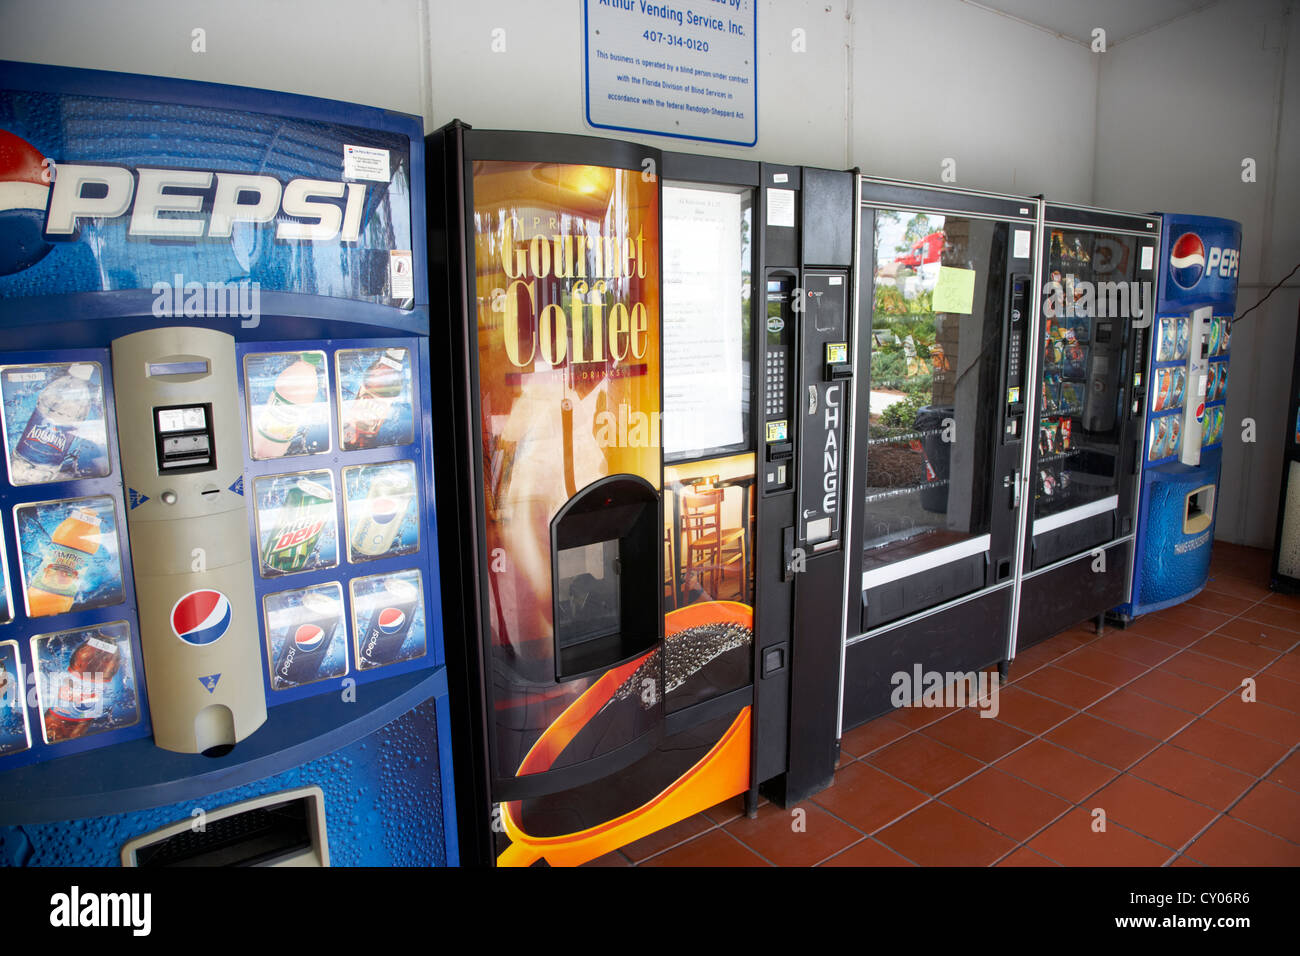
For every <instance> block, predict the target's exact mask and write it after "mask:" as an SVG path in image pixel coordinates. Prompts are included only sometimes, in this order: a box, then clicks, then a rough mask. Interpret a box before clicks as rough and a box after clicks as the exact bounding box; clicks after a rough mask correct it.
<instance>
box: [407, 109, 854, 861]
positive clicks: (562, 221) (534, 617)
mask: <svg viewBox="0 0 1300 956" xmlns="http://www.w3.org/2000/svg"><path fill="white" fill-rule="evenodd" d="M427 152H428V155H429V172H430V178H429V198H430V214H429V215H430V226H431V231H430V234H431V236H433V237H434V239H433V245H432V247H431V249H430V253H431V261H432V262H435V263H438V262H444V261H445V262H446V263H447V264H448V266H447V271H446V273H445V274H444V275H442V276H441V277H436V278H435V287H434V301H435V302H438V303H439V305H440V307H441V305H442V304H443V303H444V302H445V306H446V308H445V313H446V315H447V317H448V318H447V324H446V327H445V329H439V330H436V331H438V332H441V333H442V334H443V335H445V340H443V341H442V343H441V345H440V347H436V348H435V349H434V350H433V358H434V362H435V364H434V366H433V368H432V369H431V371H430V377H431V378H432V379H433V381H434V382H435V387H436V388H437V389H438V391H436V392H435V400H436V401H438V402H439V404H440V405H442V406H445V407H446V408H447V409H448V415H447V417H446V421H445V423H444V424H443V427H441V428H440V429H439V430H438V431H437V437H438V440H439V446H438V456H439V461H440V462H448V461H454V463H455V465H454V467H452V468H445V469H442V470H441V471H440V473H439V476H438V480H439V494H440V499H441V500H442V501H443V502H444V506H445V507H444V511H443V512H442V514H441V515H440V517H441V521H440V526H441V530H442V535H443V536H442V539H441V544H442V548H443V553H444V554H448V553H451V551H452V550H453V549H454V550H455V552H456V553H458V554H463V555H464V556H465V560H464V561H463V562H458V563H455V564H453V563H451V562H446V563H444V565H443V591H444V594H446V595H448V613H449V614H450V615H452V616H451V617H449V618H448V620H449V624H448V631H449V633H451V632H455V633H458V634H462V635H463V636H464V637H463V641H454V640H453V641H451V642H450V643H449V646H448V656H449V660H450V663H451V668H452V672H453V673H454V674H456V675H457V677H458V678H463V681H464V683H463V684H457V685H455V686H453V692H452V698H453V705H454V708H455V710H454V713H453V722H454V726H455V733H456V739H457V741H458V747H457V751H456V754H457V759H458V766H457V778H458V782H459V786H460V787H461V790H460V794H461V795H460V799H459V800H458V806H459V807H460V809H461V821H462V829H461V848H462V853H463V856H464V858H465V860H466V861H475V862H483V863H489V862H495V863H496V864H497V865H503V866H527V865H540V864H546V865H576V864H581V863H584V862H586V861H588V860H592V859H595V858H597V857H600V856H602V855H604V854H606V853H609V852H611V851H614V850H617V849H618V848H620V847H624V846H627V845H628V844H629V843H632V842H634V841H636V840H638V839H640V838H642V837H644V836H647V835H649V834H651V833H654V832H656V831H658V830H660V829H662V828H664V827H667V826H669V825H671V824H673V823H675V822H677V821H679V820H682V819H684V818H686V817H688V816H690V815H692V814H695V813H698V812H701V811H703V810H706V809H708V808H709V807H711V806H714V805H715V804H717V803H719V802H721V801H723V800H726V799H727V798H730V797H737V796H740V795H745V796H746V798H747V800H748V801H749V805H750V806H756V803H757V793H758V788H759V786H760V785H763V784H768V783H770V782H771V781H773V780H776V779H778V778H780V777H781V776H782V775H783V774H784V773H785V771H786V768H787V743H788V741H789V742H790V744H789V745H790V746H791V747H793V741H794V739H795V736H796V733H795V730H794V729H793V727H792V726H791V725H792V724H793V723H794V721H795V718H794V715H793V712H792V710H791V708H790V705H789V692H788V687H789V684H790V679H791V674H792V673H796V674H797V673H799V667H800V664H799V661H800V656H799V651H798V648H797V647H795V646H794V644H795V641H794V640H793V639H792V614H793V611H792V596H791V595H792V591H793V589H794V588H795V585H794V584H793V583H792V577H793V575H792V574H791V572H790V567H789V566H790V562H791V560H792V558H791V554H790V552H791V551H792V550H793V549H794V547H795V543H794V542H795V535H796V529H795V517H794V500H795V495H796V494H797V493H798V489H800V488H801V487H803V486H804V483H803V482H802V481H801V479H800V476H799V474H798V470H797V469H798V468H799V467H800V466H801V465H803V464H805V461H806V463H807V464H809V465H810V464H811V463H812V461H813V459H812V457H811V455H809V456H804V455H803V454H801V453H800V452H799V451H798V446H797V441H798V439H797V438H796V426H795V424H794V422H795V420H802V419H801V415H802V408H803V404H802V402H801V401H800V400H798V399H797V397H796V396H797V395H798V394H799V392H797V391H796V389H797V388H803V385H802V384H796V383H799V382H800V376H801V375H802V373H801V371H800V369H799V366H798V356H799V355H800V351H801V350H800V348H799V344H798V341H799V340H798V335H799V331H798V329H799V326H798V325H797V324H796V323H795V322H794V321H790V322H789V323H788V324H787V323H786V322H785V321H784V320H783V319H782V316H788V314H789V309H788V306H789V304H790V303H789V301H787V303H786V305H787V311H786V312H780V311H779V309H778V312H777V313H773V312H771V311H769V312H768V313H767V316H766V317H765V316H764V313H763V308H764V303H765V299H764V297H763V286H761V285H759V284H758V283H760V282H762V281H763V279H762V277H763V276H764V272H763V271H762V269H763V266H762V263H763V261H764V260H763V250H764V248H765V246H766V245H767V244H769V243H770V236H771V229H772V228H778V229H779V230H780V231H781V232H782V235H783V237H784V241H785V242H786V243H788V244H789V253H790V254H791V255H792V256H793V257H794V264H795V265H796V266H797V265H798V264H799V256H798V247H797V245H796V244H795V239H794V236H795V235H796V232H795V220H796V216H798V215H801V213H800V212H799V208H801V207H800V206H799V203H798V202H797V201H796V197H797V195H798V193H799V188H800V187H799V172H800V171H799V170H798V168H787V169H785V170H783V171H782V172H781V178H780V179H779V180H777V181H778V182H779V183H781V184H782V186H781V194H780V196H779V197H778V202H780V204H781V205H780V209H779V210H778V211H777V213H776V214H775V219H776V221H777V222H778V223H779V226H777V227H770V228H768V229H767V230H765V229H764V227H763V223H764V221H765V220H764V218H763V217H764V215H765V211H766V210H769V206H770V203H769V200H768V198H767V193H766V191H765V190H764V189H761V188H760V186H762V184H763V182H764V180H763V179H762V168H760V166H759V165H758V164H756V163H747V162H740V161H732V160H722V159H716V158H711V157H698V156H687V155H682V154H675V153H664V152H661V151H660V150H657V149H649V148H646V147H642V146H637V145H634V144H631V143H622V142H615V141H611V140H605V139H595V138H589V137H579V136H563V135H550V134H542V133H522V132H519V133H516V132H498V131H485V130H475V129H471V128H469V127H467V126H465V125H464V124H461V123H459V122H456V123H452V124H451V125H449V126H447V127H445V128H443V129H442V130H439V131H438V132H436V133H434V134H433V135H431V136H430V137H429V141H428V150H427ZM824 175H825V176H826V177H831V178H833V179H834V181H835V183H836V184H837V186H838V187H844V186H847V187H848V189H849V191H850V192H851V177H850V176H849V174H847V173H834V174H832V173H826V174H824ZM814 178H817V177H816V176H815V175H814ZM812 191H813V192H816V189H813V190H812ZM840 198H841V199H842V200H843V204H844V206H845V208H847V205H848V203H849V202H850V201H851V200H850V199H849V198H848V196H847V195H841V196H840ZM805 203H806V197H805ZM787 217H788V222H787ZM832 218H833V217H832ZM842 219H843V221H844V224H845V225H846V226H847V228H848V232H847V233H846V236H845V239H844V242H843V243H842V246H843V247H844V248H845V249H846V250H847V249H849V248H850V239H849V236H850V235H851V219H849V217H847V216H844V217H842ZM768 221H769V223H770V221H771V220H768ZM444 243H445V245H444ZM783 254H784V253H783ZM781 262H782V263H785V262H786V259H785V258H782V259H781ZM847 263H848V257H847V255H846V257H845V259H844V262H843V263H842V265H843V266H844V267H845V268H842V269H841V272H840V276H839V282H838V283H835V284H834V285H835V286H837V288H830V287H829V280H822V283H821V285H819V286H818V288H817V291H818V292H819V293H820V292H821V291H822V285H827V286H828V294H827V296H826V299H827V301H826V302H825V303H824V308H825V316H824V319H825V323H827V324H826V328H827V329H832V328H837V329H839V330H840V334H839V335H838V336H837V335H835V334H833V333H831V332H826V333H825V335H829V336H830V337H831V338H835V339H836V341H838V342H839V343H840V345H841V347H844V338H843V334H842V332H843V328H844V313H843V305H844V303H845V302H847V290H848V288H849V282H848V271H847V268H846V267H847ZM789 277H794V278H795V279H796V281H794V282H791V283H789V285H788V287H785V288H786V292H787V293H793V295H794V309H795V310H796V311H801V310H802V309H803V307H804V306H803V301H802V300H803V296H802V283H801V282H800V281H798V273H797V271H796V272H791V273H790V274H789ZM768 280H769V282H768V288H769V289H770V288H771V283H772V282H773V281H776V280H775V279H774V278H773V277H771V276H769V277H768ZM810 294H811V293H810ZM788 298H789V296H788V295H787V299H788ZM766 302H767V303H768V306H767V307H768V309H769V310H770V309H771V308H772V306H771V304H770V303H771V296H770V295H769V296H768V299H767V300H766ZM836 303H839V306H838V307H839V308H840V317H839V320H838V323H839V324H838V326H837V325H836V324H835V322H836V320H835V317H834V312H835V309H836V308H837V306H836ZM764 328H765V329H766V334H763V332H762V331H761V330H762V329H764ZM782 345H784V346H786V349H785V352H784V353H783V352H782V351H781V346H782ZM817 353H818V356H819V357H820V356H821V355H822V349H821V348H820V346H819V347H818V349H817ZM823 380H825V381H827V382H829V381H830V379H829V378H827V373H826V370H825V368H824V363H822V362H821V361H820V358H819V362H818V363H817V367H816V379H815V381H816V382H817V383H821V382H822V381H823ZM787 383H790V384H789V385H788V386H787ZM839 385H840V386H841V387H842V383H839ZM808 387H809V388H810V389H812V390H814V391H816V393H817V396H818V401H817V402H813V400H812V398H811V397H810V398H809V402H810V403H811V404H812V405H813V407H814V409H815V412H816V414H813V413H811V412H810V419H809V420H810V421H814V422H816V421H820V420H821V418H822V417H823V416H824V413H825V410H826V405H825V397H826V394H825V389H824V387H823V386H822V385H820V384H814V380H813V379H809V381H808ZM759 389H764V390H765V391H763V392H762V393H761V394H763V395H764V400H763V402H762V403H761V404H760V403H759V402H758V401H757V400H756V397H755V396H756V394H759V392H758V390H759ZM832 404H835V400H834V396H832ZM837 414H838V412H837ZM842 426H843V418H842V417H840V418H839V419H838V420H837V423H836V425H835V429H836V439H837V440H842V433H841V432H840V431H839V430H840V428H842ZM808 434H809V435H810V436H811V435H813V434H818V435H819V437H820V439H821V440H823V442H824V441H825V437H826V436H825V434H820V433H817V432H816V430H815V429H814V428H812V427H811V426H810V428H809V429H808ZM821 460H822V450H821V446H819V447H818V449H817V457H816V461H817V462H818V463H820V462H821ZM837 478H838V472H836V473H833V474H832V476H831V479H830V480H829V485H830V487H832V488H834V487H835V481H836V480H837ZM822 484H823V479H822V476H821V473H820V472H819V473H818V476H817V487H818V488H821V486H822ZM824 498H826V492H824V491H819V493H818V500H819V501H821V500H822V499H824ZM827 500H830V499H827ZM453 502H454V503H456V504H454V505H453V504H451V503H453ZM831 507H832V508H833V507H834V501H831ZM772 509H778V510H781V509H783V510H782V511H781V514H782V515H783V517H781V516H778V511H774V510H772ZM809 513H810V514H812V513H813V512H809ZM798 534H799V535H800V537H799V540H800V541H803V540H805V538H806V537H809V536H810V537H811V540H812V541H813V542H816V543H821V542H823V541H831V542H832V543H834V539H836V533H835V532H834V531H833V530H832V529H831V521H830V520H826V521H825V522H824V523H818V524H816V525H815V526H814V527H813V529H812V531H811V532H807V531H804V530H801V531H799V532H798ZM783 548H784V550H783ZM823 550H825V548H823ZM810 564H811V562H810ZM832 576H833V581H831V582H830V585H829V587H830V588H831V589H832V590H834V592H835V599H836V600H838V598H839V595H840V593H841V587H842V581H843V579H842V576H839V575H834V574H833V575H832ZM812 577H816V574H813V575H812ZM452 595H454V598H453V597H452ZM835 628H836V637H835V638H834V639H833V640H832V641H831V642H830V644H829V645H828V646H829V647H831V648H834V647H836V646H837V642H838V622H836V625H835ZM814 657H815V655H813V654H811V653H810V654H809V655H808V656H807V660H808V661H809V664H808V667H807V668H806V669H807V671H808V673H809V674H810V675H812V674H813V673H815V671H816V665H815V664H814ZM834 662H835V664H836V665H837V664H838V657H837V656H836V657H834ZM834 680H835V672H834V671H833V672H832V673H831V675H830V676H829V678H825V679H824V687H823V690H824V691H825V690H831V691H832V692H833V688H834V686H835V684H834ZM832 743H833V741H832ZM827 753H828V754H829V747H828V748H827ZM833 767H834V760H833V758H832V759H831V760H830V761H829V763H828V777H829V773H833ZM823 785H824V784H823Z"/></svg>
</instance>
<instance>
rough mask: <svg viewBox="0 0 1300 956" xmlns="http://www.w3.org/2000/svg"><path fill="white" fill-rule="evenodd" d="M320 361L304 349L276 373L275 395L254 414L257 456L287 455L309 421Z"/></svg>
mask: <svg viewBox="0 0 1300 956" xmlns="http://www.w3.org/2000/svg"><path fill="white" fill-rule="evenodd" d="M320 361H321V357H320V356H319V355H316V354H314V353H310V352H304V353H302V354H301V355H300V356H299V357H298V358H297V359H295V360H294V361H293V362H290V363H289V364H288V365H287V366H285V368H284V369H283V370H282V371H281V372H280V374H279V375H277V376H276V377H275V386H274V387H273V388H272V390H271V397H270V398H268V399H267V400H266V402H265V403H264V404H263V405H262V406H261V407H260V408H258V409H257V411H256V413H255V414H254V416H253V457H254V458H257V459H267V458H283V457H284V455H285V453H286V452H288V450H289V446H290V445H291V444H292V443H293V440H294V438H295V437H297V435H298V433H299V432H300V431H302V429H303V428H304V427H305V426H306V425H307V424H308V422H309V419H310V417H311V413H312V406H313V405H315V404H316V399H317V396H318V395H319V393H320V377H319V373H320Z"/></svg>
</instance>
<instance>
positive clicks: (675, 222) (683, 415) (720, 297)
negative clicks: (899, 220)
mask: <svg viewBox="0 0 1300 956" xmlns="http://www.w3.org/2000/svg"><path fill="white" fill-rule="evenodd" d="M663 222H664V225H663V265H662V269H663V272H662V275H663V288H664V306H663V320H664V328H663V350H664V357H663V370H664V372H663V374H664V415H663V448H664V454H665V455H674V454H681V453H683V452H688V451H702V450H705V449H712V448H720V447H723V446H726V445H735V444H739V443H741V442H743V441H744V440H745V432H744V422H743V420H742V417H741V416H742V405H741V403H742V401H743V398H744V395H745V383H744V380H743V356H742V351H741V350H742V342H741V295H742V293H741V286H742V283H743V282H744V276H743V272H742V268H741V247H740V230H741V225H740V224H741V197H740V194H739V193H732V192H722V191H715V190H706V189H684V188H681V187H674V186H664V189H663Z"/></svg>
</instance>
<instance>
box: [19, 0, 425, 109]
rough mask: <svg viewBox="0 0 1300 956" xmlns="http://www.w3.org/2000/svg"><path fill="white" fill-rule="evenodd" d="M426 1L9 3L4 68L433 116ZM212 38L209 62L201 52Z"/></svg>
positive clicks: (44, 0)
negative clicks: (142, 77) (197, 48)
mask: <svg viewBox="0 0 1300 956" xmlns="http://www.w3.org/2000/svg"><path fill="white" fill-rule="evenodd" d="M420 6H421V4H420V2H419V0H365V2H364V3H351V2H348V3H345V2H342V0H321V2H312V0H221V2H212V0H208V2H202V0H39V2H38V0H4V2H0V59H7V60H20V61H25V62H30V63H50V64H55V65H57V66H79V67H86V68H89V69H99V70H116V71H119V72H126V73H145V74H150V75H155V76H175V77H181V78H183V79H188V80H207V81H210V82H214V83H231V84H235V85H238V86H252V87H258V88H261V89H268V90H283V91H285V92H288V93H304V94H307V95H310V96H323V97H327V98H329V99H336V100H346V101H350V102H353V103H363V104H365V105H367V106H380V107H384V108H386V109H391V110H399V111H401V112H404V113H416V114H420V113H422V112H423V107H422V90H423V85H422V80H421V77H422V75H423V73H424V70H423V69H422V67H421V62H422V57H423V55H424V54H423V51H422V48H421V47H422V44H421V37H422V32H421V29H420V22H419V10H420ZM195 28H202V29H203V30H204V31H206V46H207V52H205V53H196V52H194V51H193V50H192V49H191V46H192V40H191V32H192V31H193V30H194V29H195Z"/></svg>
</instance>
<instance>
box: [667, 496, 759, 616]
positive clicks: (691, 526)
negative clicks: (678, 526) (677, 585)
mask: <svg viewBox="0 0 1300 956" xmlns="http://www.w3.org/2000/svg"><path fill="white" fill-rule="evenodd" d="M722 495H723V491H722V489H721V488H714V489H711V490H707V491H700V492H699V493H698V494H688V495H683V496H682V534H683V537H684V538H685V541H686V544H685V551H686V562H685V567H684V574H685V577H686V579H687V580H688V581H689V580H690V579H691V576H692V574H694V575H695V576H696V577H697V578H698V580H699V581H700V584H701V586H703V587H704V588H705V589H706V591H707V593H708V595H709V596H710V597H711V598H713V599H715V600H716V599H717V598H718V596H719V595H718V589H719V587H720V586H721V584H722V578H723V573H724V572H725V570H726V569H727V568H728V567H730V566H731V565H734V564H737V563H738V564H739V565H740V579H739V581H738V582H737V585H738V588H739V598H740V600H742V601H743V600H744V599H745V585H746V582H747V581H748V580H749V568H748V566H747V564H748V562H747V561H746V560H745V534H744V531H743V530H742V529H741V528H723V527H722Z"/></svg>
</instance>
